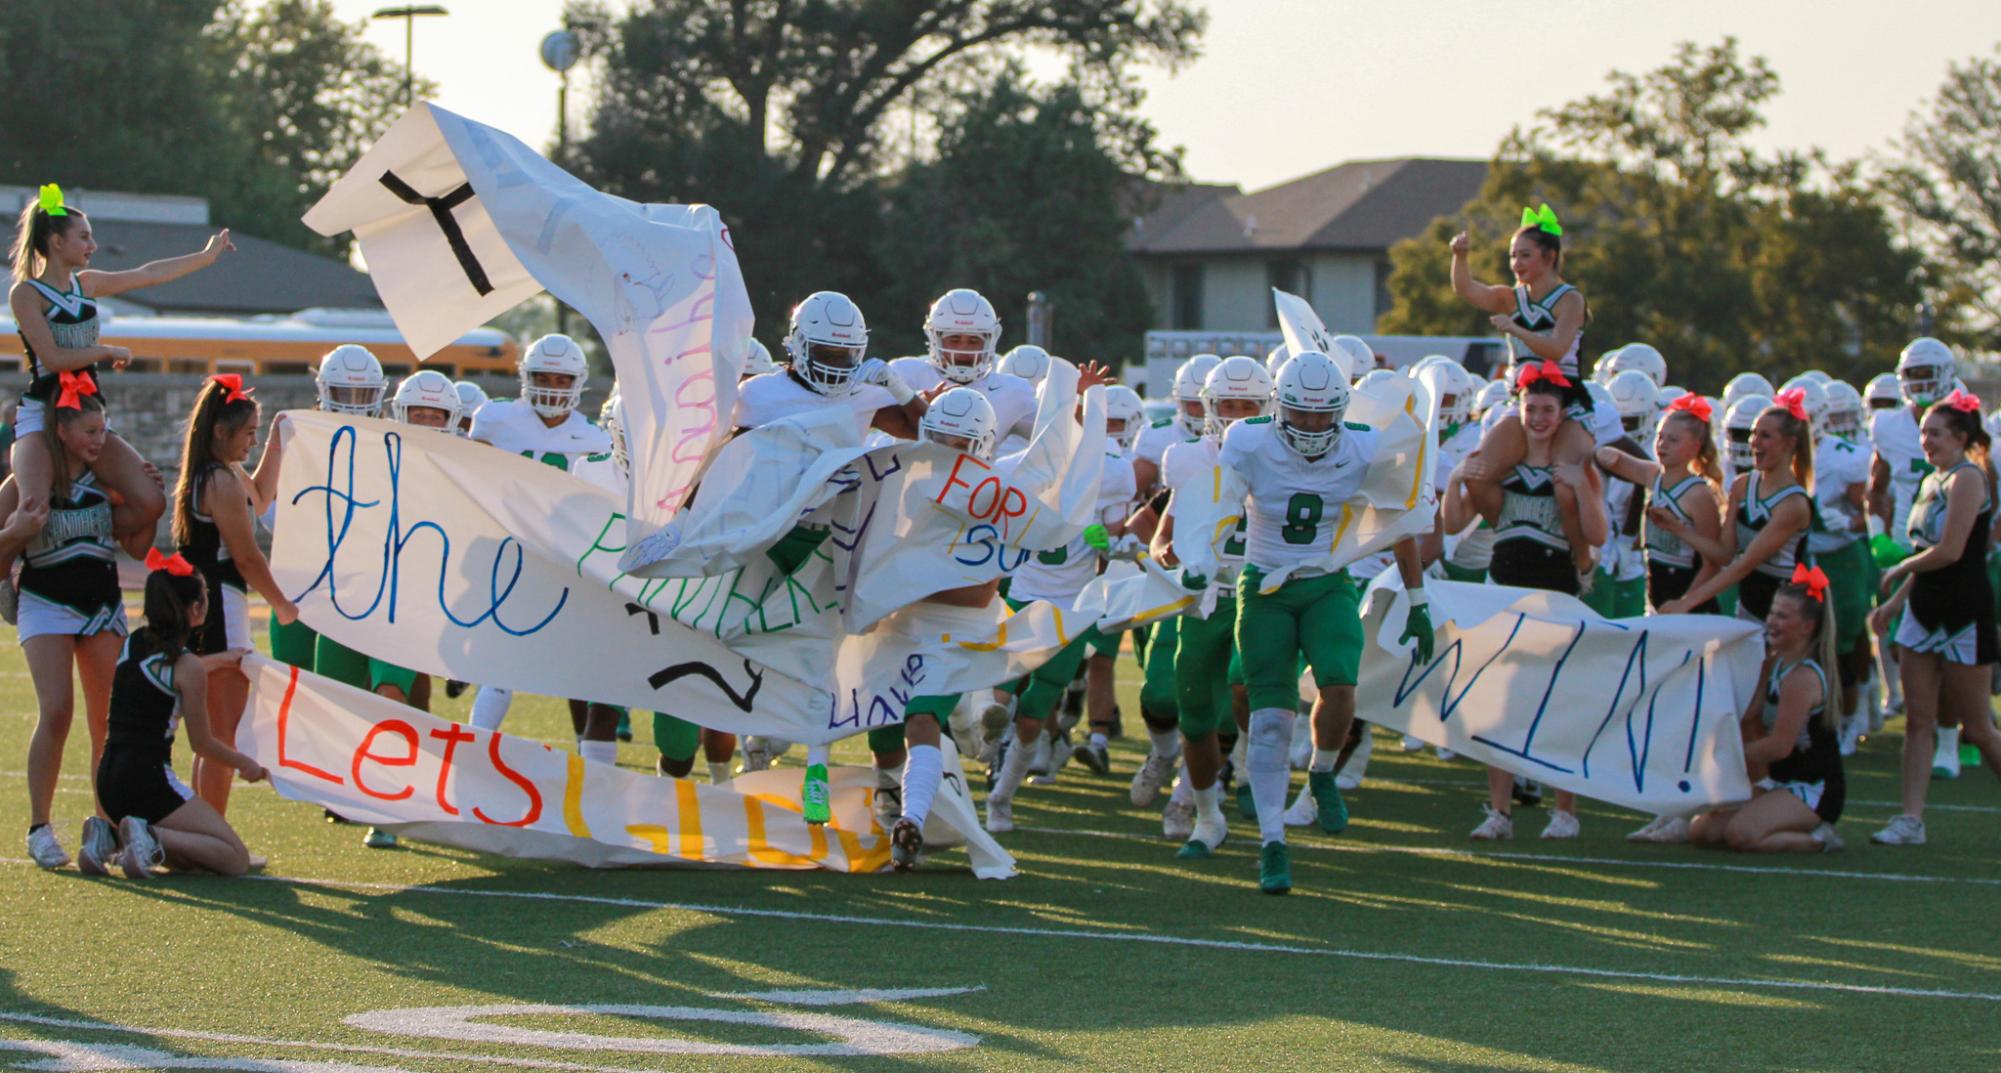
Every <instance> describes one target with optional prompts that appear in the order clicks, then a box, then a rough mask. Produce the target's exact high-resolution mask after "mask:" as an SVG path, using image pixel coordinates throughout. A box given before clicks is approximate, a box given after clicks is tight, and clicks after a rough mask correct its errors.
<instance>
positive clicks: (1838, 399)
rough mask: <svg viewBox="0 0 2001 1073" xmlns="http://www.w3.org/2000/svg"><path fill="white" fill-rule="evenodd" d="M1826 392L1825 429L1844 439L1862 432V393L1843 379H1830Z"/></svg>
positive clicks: (1852, 437) (1851, 437)
mask: <svg viewBox="0 0 2001 1073" xmlns="http://www.w3.org/2000/svg"><path fill="white" fill-rule="evenodd" d="M1823 390H1825V391H1826V392H1827V431H1829V432H1831V433H1833V434H1834V435H1836V436H1840V437H1842V438H1844V439H1854V438H1855V437H1857V436H1859V435H1861V434H1862V421H1863V419H1864V410H1863V407H1862V395H1861V394H1860V393H1859V392H1857V391H1856V390H1855V388H1854V387H1853V386H1852V385H1850V384H1849V383H1848V382H1847V381H1845V380H1830V381H1828V382H1827V385H1826V387H1825V388H1824V389H1823Z"/></svg>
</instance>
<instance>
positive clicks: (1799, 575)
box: [1793, 563, 1827, 603]
mask: <svg viewBox="0 0 2001 1073" xmlns="http://www.w3.org/2000/svg"><path fill="white" fill-rule="evenodd" d="M1793 584H1795V585H1804V586H1806V594H1807V595H1808V596H1811V597H1813V598H1814V600H1815V601H1816V602H1819V603H1826V602H1827V575H1826V574H1825V573H1823V572H1822V571H1821V569H1820V567H1818V566H1808V565H1807V564H1805V563H1798V564H1796V565H1794V567H1793Z"/></svg>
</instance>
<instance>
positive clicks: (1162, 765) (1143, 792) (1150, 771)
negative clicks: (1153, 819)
mask: <svg viewBox="0 0 2001 1073" xmlns="http://www.w3.org/2000/svg"><path fill="white" fill-rule="evenodd" d="M1175 759H1176V758H1175V757H1172V756H1162V755H1161V754H1159V753H1153V752H1150V753H1147V754H1146V762H1145V763H1143V764H1141V765H1140V766H1139V770H1138V771H1135V772H1133V781H1132V794H1131V796H1132V803H1133V804H1135V805H1138V806H1139V807H1140V808H1145V807H1147V806H1148V805H1151V804H1153V803H1154V802H1155V801H1157V800H1159V799H1160V791H1161V788H1162V787H1164V786H1166V785H1167V783H1168V781H1169V780H1170V779H1172V778H1174V761H1175Z"/></svg>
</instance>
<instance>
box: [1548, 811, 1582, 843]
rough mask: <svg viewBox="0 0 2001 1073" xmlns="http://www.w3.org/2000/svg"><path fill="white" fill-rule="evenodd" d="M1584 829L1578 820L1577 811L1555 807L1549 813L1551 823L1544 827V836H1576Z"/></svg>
mask: <svg viewBox="0 0 2001 1073" xmlns="http://www.w3.org/2000/svg"><path fill="white" fill-rule="evenodd" d="M1583 831H1584V827H1583V825H1581V824H1579V823H1578V822H1577V813H1575V812H1565V811H1563V810H1562V809H1555V810H1552V811H1551V812H1550V814H1549V825H1548V826H1546V827H1544V828H1543V829H1542V837H1544V838H1576V837H1577V836H1578V835H1579V834H1581V833H1583Z"/></svg>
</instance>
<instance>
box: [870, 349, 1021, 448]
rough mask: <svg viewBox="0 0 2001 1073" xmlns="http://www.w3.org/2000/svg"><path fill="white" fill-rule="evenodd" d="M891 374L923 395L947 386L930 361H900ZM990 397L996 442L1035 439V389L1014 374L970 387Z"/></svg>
mask: <svg viewBox="0 0 2001 1073" xmlns="http://www.w3.org/2000/svg"><path fill="white" fill-rule="evenodd" d="M889 371H890V372H893V373H895V374H896V376H897V379H899V380H902V381H903V382H904V383H905V384H907V385H909V387H910V390H912V391H915V392H917V393H918V394H919V395H922V394H924V393H925V392H927V391H929V390H931V389H932V388H934V387H937V386H938V385H939V384H943V383H944V382H945V374H943V373H941V372H939V371H938V367H937V366H935V365H933V364H931V359H930V358H897V359H895V360H894V361H891V362H890V363H889ZM965 386H966V387H970V388H972V389H974V390H976V391H978V392H979V393H980V394H982V395H985V396H986V397H987V404H988V405H990V406H992V407H993V408H994V438H995V439H998V440H1001V441H1003V442H1005V441H1006V440H1007V439H1008V437H1010V436H1019V437H1021V441H1022V442H1023V443H1027V442H1028V440H1029V437H1031V436H1034V435H1035V385H1034V384H1031V383H1029V382H1028V381H1027V380H1026V379H1024V378H1022V377H1019V376H1016V375H1014V374H1013V373H990V374H988V376H987V378H986V379H985V380H981V381H979V382H978V383H974V384H967V385H965Z"/></svg>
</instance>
